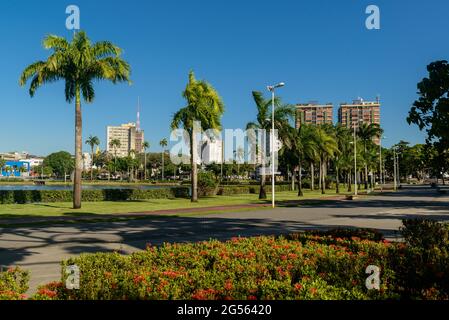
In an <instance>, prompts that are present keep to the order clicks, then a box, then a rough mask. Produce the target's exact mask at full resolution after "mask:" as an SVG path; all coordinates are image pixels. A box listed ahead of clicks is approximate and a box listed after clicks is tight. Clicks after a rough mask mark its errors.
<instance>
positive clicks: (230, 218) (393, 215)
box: [0, 186, 449, 290]
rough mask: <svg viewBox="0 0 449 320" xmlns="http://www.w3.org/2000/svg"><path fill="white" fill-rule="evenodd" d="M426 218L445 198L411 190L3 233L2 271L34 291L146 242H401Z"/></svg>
mask: <svg viewBox="0 0 449 320" xmlns="http://www.w3.org/2000/svg"><path fill="white" fill-rule="evenodd" d="M419 216H424V217H427V218H431V219H438V220H448V219H449V195H443V194H439V193H438V192H437V191H436V190H435V189H431V188H430V187H428V186H414V187H412V186H408V187H405V188H404V189H403V190H401V191H399V192H398V193H385V194H382V195H376V196H369V197H366V198H361V199H358V200H354V201H335V200H333V201H330V200H327V201H311V202H307V204H303V205H301V206H300V207H298V206H297V204H294V203H291V204H289V203H284V204H283V205H282V207H280V208H277V209H275V210H266V209H265V210H255V211H245V212H227V213H220V214H214V215H207V216H195V217H191V216H190V217H179V218H177V217H154V216H153V217H148V218H147V219H144V220H127V221H126V220H125V221H120V222H97V223H79V224H70V225H67V224H66V225H59V226H35V227H23V228H11V229H1V228H0V265H2V266H16V265H18V266H21V267H22V268H24V269H27V270H30V271H31V274H32V276H31V283H30V284H31V288H32V290H35V288H36V287H37V285H38V284H43V283H48V282H50V281H54V280H58V279H59V278H60V272H61V271H60V267H59V263H60V261H61V260H64V259H67V258H69V257H71V256H74V255H78V254H80V253H84V252H109V251H120V252H123V253H131V252H134V251H136V250H141V249H144V248H145V247H146V245H147V244H148V243H151V244H154V245H158V244H161V243H163V242H191V241H200V240H208V239H210V238H216V239H229V238H231V237H234V236H254V235H263V234H285V233H289V232H294V231H301V230H308V229H328V228H333V227H337V226H339V227H364V228H376V229H379V230H380V231H381V232H383V233H384V234H385V236H386V237H387V238H396V237H398V236H399V235H398V233H397V231H398V229H399V227H400V226H401V220H402V219H405V218H414V217H419Z"/></svg>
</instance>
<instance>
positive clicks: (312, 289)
mask: <svg viewBox="0 0 449 320" xmlns="http://www.w3.org/2000/svg"><path fill="white" fill-rule="evenodd" d="M317 292H318V290H317V289H316V288H310V293H311V294H313V295H315V294H316V293H317Z"/></svg>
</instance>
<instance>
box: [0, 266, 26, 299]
mask: <svg viewBox="0 0 449 320" xmlns="http://www.w3.org/2000/svg"><path fill="white" fill-rule="evenodd" d="M29 278H30V277H29V274H28V272H26V271H22V270H21V269H20V268H10V269H8V270H7V271H5V272H0V300H23V299H26V298H27V297H26V295H25V292H26V291H27V290H28V281H29Z"/></svg>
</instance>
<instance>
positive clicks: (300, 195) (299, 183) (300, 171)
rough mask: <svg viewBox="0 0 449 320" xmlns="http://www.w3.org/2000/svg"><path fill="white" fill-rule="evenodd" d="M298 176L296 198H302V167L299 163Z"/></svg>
mask: <svg viewBox="0 0 449 320" xmlns="http://www.w3.org/2000/svg"><path fill="white" fill-rule="evenodd" d="M298 171H299V175H298V197H302V196H303V195H304V193H303V192H302V165H301V162H299V170H298Z"/></svg>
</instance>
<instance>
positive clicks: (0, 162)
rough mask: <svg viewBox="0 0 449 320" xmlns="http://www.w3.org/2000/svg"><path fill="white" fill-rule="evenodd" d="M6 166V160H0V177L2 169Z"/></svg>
mask: <svg viewBox="0 0 449 320" xmlns="http://www.w3.org/2000/svg"><path fill="white" fill-rule="evenodd" d="M5 165H6V160H5V159H3V158H0V175H1V174H2V169H3V167H4V166H5Z"/></svg>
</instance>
